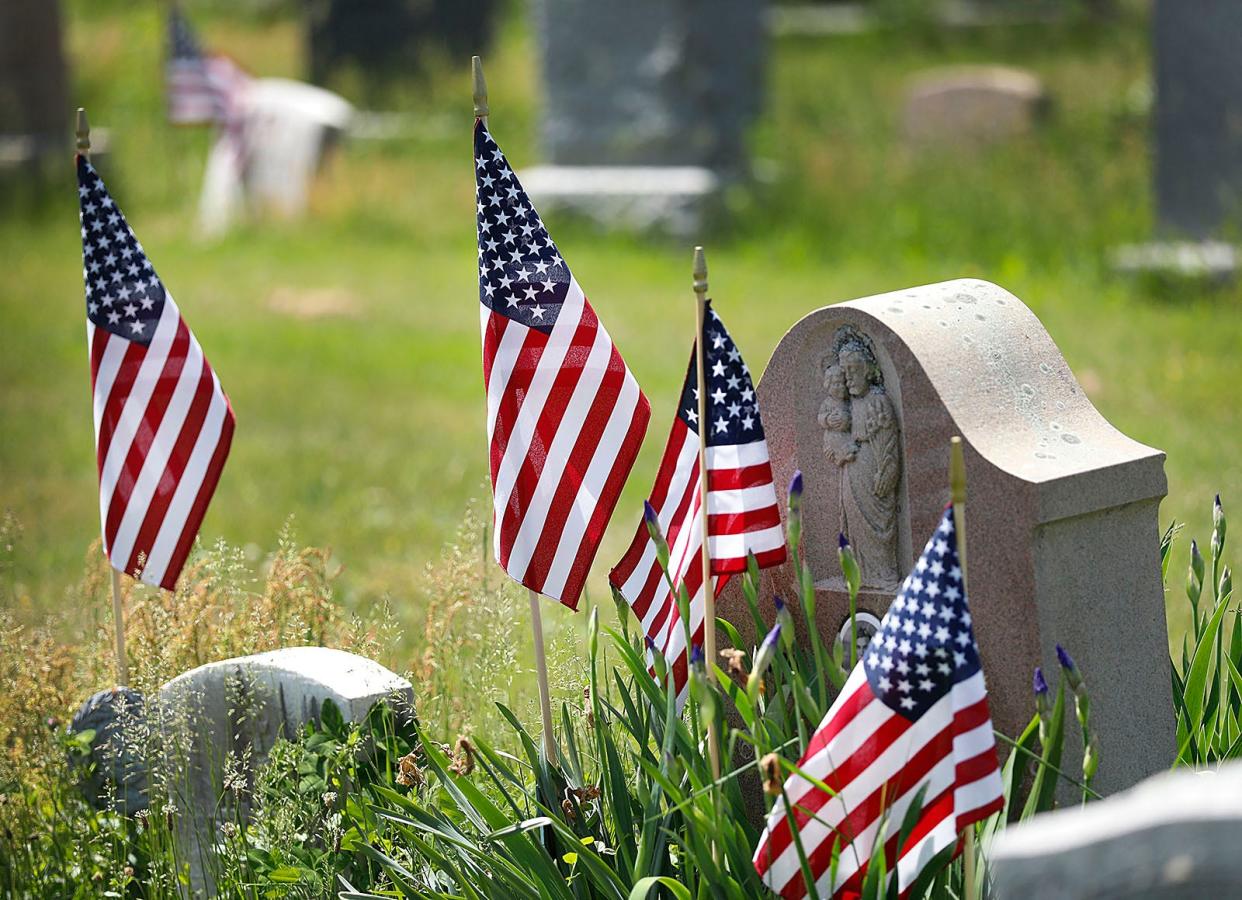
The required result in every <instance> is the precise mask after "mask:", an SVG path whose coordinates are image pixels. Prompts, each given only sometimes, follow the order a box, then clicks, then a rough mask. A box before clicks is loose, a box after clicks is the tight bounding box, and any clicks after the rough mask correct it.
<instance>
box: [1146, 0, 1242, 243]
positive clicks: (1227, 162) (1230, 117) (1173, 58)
mask: <svg viewBox="0 0 1242 900" xmlns="http://www.w3.org/2000/svg"><path fill="white" fill-rule="evenodd" d="M1152 22H1153V30H1154V34H1153V44H1154V49H1155V82H1156V109H1155V138H1156V148H1155V149H1156V152H1155V157H1156V173H1155V174H1156V213H1157V219H1158V224H1159V228H1160V230H1161V231H1164V232H1166V233H1168V234H1170V235H1171V236H1175V237H1178V236H1180V237H1189V238H1199V239H1206V238H1210V237H1214V236H1219V235H1220V233H1221V229H1222V227H1223V226H1226V225H1238V224H1242V57H1239V55H1238V52H1237V50H1238V45H1239V42H1240V41H1242V4H1239V3H1237V2H1236V0H1195V2H1194V3H1186V2H1185V0H1157V2H1156V4H1155V10H1154V15H1153V16H1152Z"/></svg>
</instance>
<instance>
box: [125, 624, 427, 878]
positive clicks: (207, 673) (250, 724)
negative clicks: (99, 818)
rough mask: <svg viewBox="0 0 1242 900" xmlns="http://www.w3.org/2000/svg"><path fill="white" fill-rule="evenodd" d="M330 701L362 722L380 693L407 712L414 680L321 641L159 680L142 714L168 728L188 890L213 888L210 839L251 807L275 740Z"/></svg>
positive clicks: (168, 770)
mask: <svg viewBox="0 0 1242 900" xmlns="http://www.w3.org/2000/svg"><path fill="white" fill-rule="evenodd" d="M328 700H331V701H332V702H333V703H335V704H336V706H337V707H338V708H339V709H340V711H341V714H342V716H343V717H344V719H345V721H347V722H360V721H362V720H363V719H364V718H365V717H366V714H367V712H368V711H369V710H370V709H371V707H372V705H374V704H375V703H376V702H378V701H380V700H387V701H389V702H390V703H393V704H395V705H396V706H397V707H399V708H404V709H405V710H407V711H409V712H410V713H411V714H412V710H413V688H412V687H411V685H410V683H409V682H408V681H406V680H405V679H404V678H401V677H400V676H398V675H395V674H394V673H392V672H390V671H389V670H388V669H386V668H384V667H383V666H381V665H380V664H379V663H377V662H374V661H372V660H369V659H366V658H364V657H361V656H356V655H354V654H352V653H346V652H344V651H341V650H333V649H329V648H327V647H291V648H287V649H283V650H273V651H271V652H269V653H259V654H256V655H254V656H242V657H237V658H235V659H226V660H223V661H221V662H214V663H208V664H207V665H204V666H199V667H198V668H197V669H193V670H191V671H189V672H186V673H185V674H183V675H179V676H178V677H177V678H174V679H173V680H172V681H170V682H168V683H167V684H165V685H164V686H163V687H162V688H160V692H159V701H158V706H157V710H156V711H152V712H149V713H148V716H149V719H151V720H152V724H153V725H155V724H158V727H159V728H160V729H161V730H162V732H163V734H164V736H165V744H166V749H165V753H166V758H165V763H164V769H165V772H164V773H163V779H162V780H165V781H166V780H167V779H169V778H171V779H172V783H171V784H169V785H168V788H169V792H170V794H171V795H172V798H173V801H174V803H175V804H176V806H177V809H178V813H177V817H178V818H177V823H178V833H179V836H180V839H181V842H182V847H183V848H185V854H184V857H183V858H185V859H187V860H189V862H190V875H191V886H192V888H193V890H194V891H204V890H206V891H208V892H209V891H210V888H211V876H210V872H211V868H210V865H205V862H206V860H205V856H206V854H207V853H208V849H207V848H208V847H209V846H210V845H211V843H212V842H213V841H214V840H215V839H216V837H217V828H218V826H219V824H220V823H223V822H225V821H229V820H231V818H232V816H233V815H235V814H240V815H242V816H245V815H247V814H248V809H247V808H246V803H245V797H246V796H247V795H248V793H249V790H248V789H249V787H251V786H252V785H253V781H254V773H255V771H256V770H257V769H258V767H259V766H260V765H262V763H263V762H264V761H265V760H266V758H267V755H268V753H269V752H270V751H271V749H272V747H273V746H274V745H275V744H276V742H277V740H279V739H280V738H282V737H285V738H292V737H294V736H296V735H297V734H298V733H299V732H300V731H301V729H302V727H303V725H305V724H306V723H307V722H311V721H316V722H317V721H318V720H319V716H320V711H321V709H322V708H323V704H324V703H325V701H328ZM226 782H227V786H226ZM229 786H231V787H232V789H230V787H229Z"/></svg>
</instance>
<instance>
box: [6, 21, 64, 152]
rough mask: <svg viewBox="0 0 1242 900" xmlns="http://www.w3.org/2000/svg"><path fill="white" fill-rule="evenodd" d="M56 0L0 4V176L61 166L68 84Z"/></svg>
mask: <svg viewBox="0 0 1242 900" xmlns="http://www.w3.org/2000/svg"><path fill="white" fill-rule="evenodd" d="M61 43H62V41H61V15H60V4H59V3H58V2H57V0H5V2H4V3H0V174H2V172H3V169H6V168H9V167H16V166H20V167H21V169H22V175H23V176H29V175H30V174H31V173H34V174H40V170H41V168H42V167H43V165H44V164H45V163H46V164H48V165H49V166H51V165H54V166H56V167H57V168H56V171H57V172H58V173H59V172H60V171H61V167H63V165H64V159H65V148H66V147H68V146H69V122H70V117H69V115H68V112H69V101H68V96H69V78H68V73H67V71H66V69H65V57H64V51H63V49H62V46H61Z"/></svg>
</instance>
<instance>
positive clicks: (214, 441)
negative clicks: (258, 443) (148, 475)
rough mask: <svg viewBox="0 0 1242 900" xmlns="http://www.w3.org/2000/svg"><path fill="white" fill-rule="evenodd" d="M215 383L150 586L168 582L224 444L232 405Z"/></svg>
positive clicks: (152, 564) (150, 562) (149, 570)
mask: <svg viewBox="0 0 1242 900" xmlns="http://www.w3.org/2000/svg"><path fill="white" fill-rule="evenodd" d="M211 381H212V391H211V405H210V406H209V407H208V408H207V415H206V416H205V417H204V419H203V427H202V430H201V431H199V434H198V440H197V441H196V442H195V444H194V450H193V451H191V453H190V459H189V461H188V462H187V463H186V467H185V471H184V472H183V473H182V474H181V480H180V481H179V482H178V483H177V490H176V492H175V493H174V494H173V498H172V502H170V503H169V504H168V512H167V513H165V515H164V521H163V522H162V523H160V530H159V534H157V535H156V536H155V540H154V541H153V542H152V544H151V552H150V554H149V555H148V556H147V564H146V567H145V568H144V569H143V570H142V580H143V581H145V582H147V583H148V584H156V585H158V584H159V583H160V581H161V580H162V579H163V578H164V573H165V571H166V570H167V569H168V563H169V561H170V558H171V556H172V554H173V551H174V550H176V549H177V543H178V541H180V540H181V533H182V532H183V531H184V530H185V521H186V517H187V516H189V514H190V508H191V507H192V506H193V505H194V501H195V500H196V499H197V498H198V493H199V489H200V488H201V487H202V484H203V478H204V477H205V476H206V474H207V467H208V466H209V465H210V464H211V458H212V456H213V455H214V454H215V452H216V447H218V446H219V444H220V436H221V434H222V432H223V430H224V419H225V414H226V412H227V411H228V401H227V400H225V398H224V392H223V391H222V390H221V389H220V379H219V378H217V377H216V374H215V372H212V373H211Z"/></svg>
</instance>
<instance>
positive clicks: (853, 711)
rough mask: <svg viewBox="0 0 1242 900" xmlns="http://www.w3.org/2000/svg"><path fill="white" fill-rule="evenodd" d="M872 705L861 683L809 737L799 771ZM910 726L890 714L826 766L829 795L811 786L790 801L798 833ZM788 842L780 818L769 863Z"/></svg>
mask: <svg viewBox="0 0 1242 900" xmlns="http://www.w3.org/2000/svg"><path fill="white" fill-rule="evenodd" d="M872 702H879V701H877V700H876V698H875V694H873V693H872V691H871V686H870V684H868V683H867V682H866V681H863V682H862V683H861V684H860V685H859V686H858V688H857V690H855V691H854V693H853V694H851V695H850V697H849V699H848V700H846V702H845V703H844V704H843V705H842V706H841V708H840V709H838V710H837V711H836V713H834V714H833V715H832V716H831V717H830V718H829V719H828V721H827V722H825V724H824V727H823V728H822V729H820V731H818V732H816V733H815V735H814V736H813V737H812V738H811V743H810V744H809V745H808V746H807V750H806V753H805V754H803V756H802V759H801V760H800V761H799V762H798V766H799V768H802V769H806V768H807V767H808V764H809V763H810V762H811V760H812V758H813V757H815V756H816V755H817V754H818V753H819V752H820V751H822V750H824V749H825V748H826V747H827V746H828V745H829V744H830V743H831V742H832V741H833V740H834V739H835V738H836V737H837V736H838V735H839V734H840V733H841V732H842V731H843V730H844V729H845V727H846V726H847V725H849V724H850V722H852V721H853V720H854V718H855V717H856V716H857V715H858V714H859V713H861V712H862V711H863V710H864V709H865V708H866V707H867V706H869V705H870V704H871V703H872ZM911 724H912V723H911V722H910V720H909V719H907V718H905V716H899V715H897V714H896V713H892V714H891V715H889V716H888V717H887V718H886V719H885V720H884V721H883V722H882V723H881V724H880V725H879V726H878V727H877V728H876V729H875V730H874V731H873V732H872V734H871V736H870V737H869V738H867V740H866V741H864V742H863V743H862V745H860V746H859V747H858V749H856V750H855V751H854V752H853V753H852V754H850V756H849V757H847V758H846V759H843V760H838V759H834V760H831V761H830V763H829V764H830V765H834V766H835V768H834V769H833V770H832V771H831V772H829V773H828V774H827V775H826V776H825V777H824V778H822V779H821V780H822V781H823V782H824V784H825V785H827V787H828V788H829V789H830V790H831V791H832V793H828V792H826V791H824V790H823V788H821V787H819V786H818V785H815V786H811V787H810V790H809V791H808V793H807V794H806V795H805V796H804V797H802V798H800V799H798V800H797V801H791V802H792V803H793V804H794V806H795V807H796V808H795V809H794V821H795V823H796V825H797V828H798V830H799V831H801V830H802V828H803V826H805V825H806V823H807V822H809V821H811V817H812V816H813V815H814V814H816V813H818V811H819V810H820V809H821V808H822V807H823V806H824V805H825V804H826V803H828V801H830V800H832V799H833V797H834V796H836V794H838V793H840V791H841V790H843V789H844V788H845V787H846V786H847V785H848V784H849V783H850V782H851V781H853V780H854V779H855V778H857V777H858V776H859V775H860V774H862V772H863V771H865V770H866V768H867V767H868V766H869V765H871V763H872V762H873V761H874V760H875V758H876V757H878V756H879V755H880V754H881V753H883V752H884V751H885V750H887V749H888V748H889V747H890V746H891V745H892V744H893V742H894V741H896V740H897V739H898V738H900V737H901V736H902V735H903V734H905V733H906V731H908V730H909V728H910V726H911ZM791 843H793V840H792V836H791V832H790V830H789V820H788V818H784V819H781V821H780V822H778V823H777V825H776V827H775V828H773V829H772V831H771V833H770V835H769V837H768V841H767V844H766V849H767V854H766V856H767V859H768V860H769V861H770V860H775V859H777V858H778V857H779V856H780V855H781V854H782V853H783V852H785V848H787V847H788V846H789V845H790V844H791ZM768 865H770V862H769V863H767V864H765V865H764V867H763V870H761V873H762V871H766V870H767V866H768Z"/></svg>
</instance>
